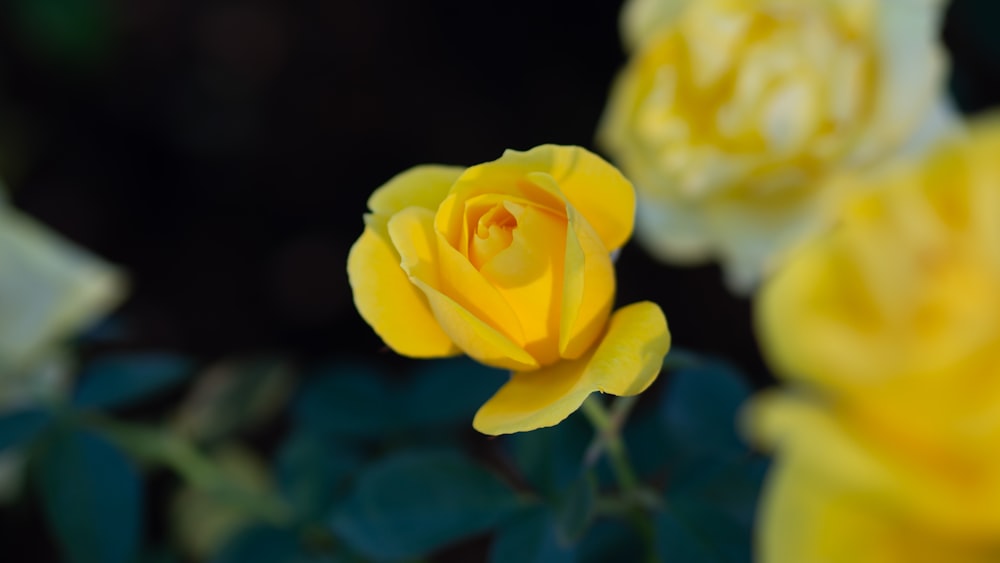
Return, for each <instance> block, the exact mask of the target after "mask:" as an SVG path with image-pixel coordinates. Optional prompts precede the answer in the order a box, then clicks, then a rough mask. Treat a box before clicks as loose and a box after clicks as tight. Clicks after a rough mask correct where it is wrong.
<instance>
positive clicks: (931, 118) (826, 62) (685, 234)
mask: <svg viewBox="0 0 1000 563" xmlns="http://www.w3.org/2000/svg"><path fill="white" fill-rule="evenodd" d="M942 9H943V2H942V1H939V0H630V1H629V2H627V3H626V5H625V7H624V8H623V12H622V34H623V36H624V39H625V43H626V47H627V49H628V51H629V59H628V62H627V64H626V66H625V68H624V69H623V70H622V71H621V73H620V74H619V76H618V77H617V79H616V81H615V83H614V86H613V88H612V91H611V95H610V99H609V101H608V105H607V108H606V110H605V115H604V117H603V119H602V123H601V125H600V129H599V131H598V140H599V142H600V144H601V145H602V146H603V148H605V150H607V151H608V153H609V154H610V155H611V156H613V158H614V160H615V161H616V162H617V163H618V164H619V165H621V166H622V169H623V170H624V171H625V173H626V174H627V175H628V176H629V177H630V178H632V179H633V181H635V182H636V188H637V190H638V194H639V198H640V200H641V205H640V206H639V216H638V226H637V229H638V232H637V236H638V238H639V240H640V242H642V243H643V244H644V245H645V247H646V248H647V249H649V250H650V251H651V252H652V253H653V254H654V255H655V256H657V257H659V258H662V259H664V260H667V261H670V262H675V263H693V262H699V261H704V260H708V259H718V260H719V261H720V262H721V264H722V265H723V267H724V269H725V272H726V276H727V281H728V283H729V285H730V286H731V287H732V288H733V289H734V290H737V291H746V290H748V289H750V288H751V287H752V286H753V285H754V284H756V283H757V281H758V280H759V279H760V277H761V276H762V275H763V274H764V273H766V271H768V270H769V269H770V268H771V267H773V264H774V262H775V261H776V259H777V257H778V255H779V254H780V253H781V252H782V251H783V250H785V249H786V248H787V247H789V246H791V245H794V244H795V243H796V242H797V241H798V240H799V239H800V238H801V237H802V236H804V235H805V234H807V233H808V232H809V231H811V230H813V229H815V228H816V227H817V225H821V224H822V223H823V220H824V217H825V215H826V214H827V211H828V210H829V209H831V208H835V207H836V205H837V202H838V201H839V199H840V198H839V195H838V193H837V192H838V189H837V188H836V184H830V183H828V182H827V179H828V178H829V176H830V175H831V173H833V172H835V171H838V170H844V169H849V170H860V169H864V168H867V167H870V166H872V165H875V164H877V163H879V162H881V161H883V160H884V159H886V158H887V157H889V156H890V155H894V154H896V153H900V152H903V151H907V150H917V149H919V148H921V147H922V146H923V145H925V144H926V143H927V142H929V140H931V139H933V138H935V137H936V136H938V135H939V134H940V133H941V131H944V130H947V129H948V128H949V127H950V124H951V123H952V121H953V120H952V118H951V112H950V110H949V109H948V108H947V106H946V104H945V102H944V100H943V97H942V94H943V87H942V85H943V80H944V78H945V58H944V57H943V55H942V47H941V46H940V45H939V41H938V39H937V38H938V35H939V33H940V29H939V23H940V21H939V20H940V17H941V12H942Z"/></svg>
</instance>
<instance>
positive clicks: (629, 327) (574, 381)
mask: <svg viewBox="0 0 1000 563" xmlns="http://www.w3.org/2000/svg"><path fill="white" fill-rule="evenodd" d="M669 348H670V331H669V330H668V328H667V321H666V318H664V316H663V311H661V310H660V307H659V306H658V305H656V304H654V303H650V302H641V303H634V304H632V305H629V306H627V307H623V308H621V309H619V310H618V311H617V312H615V314H614V315H612V317H611V321H610V323H609V326H608V331H607V334H606V335H605V336H604V340H603V341H601V343H600V345H599V346H597V347H596V348H595V349H594V350H593V351H592V352H591V353H590V354H588V355H586V356H584V357H582V358H580V359H578V360H567V361H563V362H559V363H557V364H555V365H553V366H550V367H546V368H542V369H539V370H536V371H533V372H527V373H523V372H522V373H514V374H513V375H512V376H511V378H510V380H509V381H508V382H507V383H506V384H505V385H504V386H503V387H501V388H500V390H499V391H497V393H496V394H495V395H493V397H492V398H491V399H490V400H489V401H487V402H486V404H484V405H483V406H482V407H481V408H480V409H479V412H477V413H476V417H475V419H474V420H473V422H472V424H473V426H474V427H475V428H476V429H477V430H479V431H480V432H482V433H484V434H490V435H498V434H509V433H512V432H524V431H528V430H534V429H536V428H543V427H547V426H554V425H556V424H558V423H559V422H561V421H562V420H563V419H565V418H566V417H567V416H569V415H570V414H572V413H573V412H574V411H576V409H578V408H579V407H580V405H581V404H583V401H584V400H585V399H586V398H587V397H588V396H589V395H590V394H591V393H593V392H594V391H601V392H602V393H611V394H613V395H635V394H638V393H641V392H642V391H643V390H645V389H646V388H647V387H649V385H650V384H651V383H652V382H653V380H655V379H656V376H657V374H659V372H660V368H661V366H662V364H663V357H664V356H665V355H666V353H667V350H669Z"/></svg>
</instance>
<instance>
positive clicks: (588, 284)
mask: <svg viewBox="0 0 1000 563" xmlns="http://www.w3.org/2000/svg"><path fill="white" fill-rule="evenodd" d="M569 223H570V232H569V234H568V236H567V237H566V258H565V265H564V271H563V280H564V281H563V295H562V318H561V321H560V327H559V352H560V354H561V355H562V357H564V358H569V359H575V358H579V357H580V356H581V355H583V354H584V353H585V352H586V351H587V350H589V349H590V348H591V346H592V345H593V343H594V340H595V339H596V338H598V336H599V335H600V333H601V331H602V330H603V329H604V324H605V322H606V320H607V318H608V314H609V313H610V312H611V307H612V305H613V304H614V298H615V269H614V266H613V265H612V264H611V257H610V256H609V255H608V251H607V249H606V248H605V247H604V244H603V243H602V242H601V241H600V239H598V237H597V233H595V232H594V230H593V228H591V226H590V224H589V223H588V222H587V221H586V220H584V219H583V218H582V217H580V216H579V214H578V213H577V212H576V211H575V210H570V221H569Z"/></svg>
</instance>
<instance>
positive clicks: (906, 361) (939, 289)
mask: <svg viewBox="0 0 1000 563" xmlns="http://www.w3.org/2000/svg"><path fill="white" fill-rule="evenodd" d="M997 155H1000V121H998V119H997V118H996V117H994V118H992V119H991V120H989V121H987V122H984V123H981V124H978V125H976V126H975V127H974V128H972V130H970V132H969V134H968V136H966V137H963V138H961V139H956V140H953V141H951V142H949V143H947V144H942V145H941V146H940V147H939V148H938V149H936V150H935V152H934V153H933V154H932V155H930V156H929V157H928V158H927V159H926V160H924V161H923V162H921V163H919V164H918V165H913V166H911V167H903V166H902V165H900V166H898V167H896V168H894V169H892V170H887V171H886V172H885V173H884V174H883V175H880V176H879V177H877V178H876V177H872V178H870V179H869V180H866V181H865V182H864V183H863V184H861V185H859V186H857V191H858V193H859V194H861V195H858V196H857V197H856V198H855V199H854V200H852V201H851V202H850V203H849V204H848V205H847V206H846V207H845V208H844V211H843V214H842V216H841V217H840V219H839V221H838V223H837V226H836V227H835V228H834V229H833V230H832V231H830V232H829V233H826V234H824V235H823V236H821V237H818V238H817V239H816V240H813V241H811V242H809V243H808V244H806V245H804V246H803V247H802V248H801V249H800V250H799V251H797V252H796V253H794V254H793V255H792V256H790V259H789V261H788V263H787V264H786V265H785V266H783V267H782V268H781V269H779V271H778V272H777V273H776V275H775V276H774V277H773V278H772V279H771V280H770V281H769V282H768V283H766V284H765V285H764V287H763V289H762V291H761V292H760V294H759V297H758V302H757V329H758V334H759V337H760V342H761V345H762V348H763V351H764V353H765V356H766V358H767V360H768V361H769V363H770V364H771V365H772V366H773V368H774V370H775V372H776V373H777V375H779V376H780V377H782V378H784V379H786V380H789V381H791V382H794V383H796V384H798V385H799V386H801V387H807V388H809V389H810V391H811V392H812V393H813V395H812V396H805V395H801V396H797V395H796V394H792V393H786V394H784V395H775V396H770V397H766V396H765V397H763V398H759V399H757V401H756V402H755V404H754V405H753V406H752V408H751V409H750V411H749V415H748V421H749V431H750V433H751V434H752V435H753V436H755V437H756V438H757V439H758V440H759V441H761V442H762V443H764V444H765V445H767V446H769V447H771V448H775V449H777V451H778V453H777V457H778V465H777V467H778V469H777V471H776V473H775V474H774V475H773V476H772V479H771V484H770V485H769V491H768V492H767V493H766V494H765V499H766V500H765V502H764V509H763V513H762V524H761V529H762V538H763V539H762V542H761V545H762V551H763V555H764V557H763V559H762V561H766V562H783V561H788V562H801V561H845V562H847V561H851V562H866V561H879V562H881V561H886V562H889V561H892V562H895V561H901V562H902V561H906V562H909V561H928V562H930V561H949V562H951V561H955V562H965V561H969V562H971V561H996V560H997V557H998V556H1000V449H998V448H997V444H998V443H1000V159H998V158H997ZM805 538H809V539H805ZM824 550H828V551H826V554H825V556H821V554H823V552H824Z"/></svg>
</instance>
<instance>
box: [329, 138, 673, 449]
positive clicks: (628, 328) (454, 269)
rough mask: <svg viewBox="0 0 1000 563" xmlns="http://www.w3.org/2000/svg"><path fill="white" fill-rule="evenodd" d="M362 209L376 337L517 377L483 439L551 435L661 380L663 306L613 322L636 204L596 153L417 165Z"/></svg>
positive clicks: (552, 151)
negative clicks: (548, 429)
mask: <svg viewBox="0 0 1000 563" xmlns="http://www.w3.org/2000/svg"><path fill="white" fill-rule="evenodd" d="M368 207H369V208H370V209H371V213H370V214H368V215H366V216H365V231H364V233H363V234H362V235H361V238H360V239H358V241H357V243H355V245H354V247H353V248H352V249H351V253H350V256H349V257H348V262H347V271H348V275H349V277H350V282H351V287H352V288H353V290H354V301H355V304H356V305H357V308H358V311H359V312H360V313H361V316H362V317H363V318H364V319H365V320H366V321H367V322H368V324H370V325H371V326H372V327H373V328H374V329H375V332H376V333H378V335H379V336H380V337H381V338H382V339H383V340H384V341H385V343H386V344H387V345H389V346H390V347H391V348H393V349H394V350H396V351H397V352H399V353H400V354H404V355H407V356H412V357H423V358H426V357H442V356H450V355H455V354H459V353H465V354H468V355H469V356H471V357H472V358H474V359H476V360H478V361H480V362H482V363H484V364H487V365H490V366H494V367H498V368H504V369H509V370H512V372H513V374H512V376H511V379H510V381H509V382H508V383H507V384H506V385H504V386H503V387H502V388H501V389H500V390H499V391H498V392H497V393H496V395H494V396H493V397H492V398H491V399H490V400H489V401H488V402H487V403H486V404H485V405H483V407H482V408H481V409H480V410H479V412H478V413H477V414H476V418H475V420H474V421H473V425H474V426H475V427H476V428H477V429H478V430H479V431H481V432H483V433H486V434H504V433H510V432H520V431H525V430H532V429H535V428H540V427H544V426H552V425H555V424H558V423H559V422H560V421H561V420H563V419H564V418H566V417H567V416H569V414H571V413H572V412H573V411H575V410H576V409H577V408H579V406H580V405H581V404H582V403H583V401H584V399H586V398H587V396H589V395H590V394H591V393H593V392H595V391H601V392H604V393H611V394H615V395H634V394H637V393H640V392H641V391H643V390H644V389H645V388H646V387H648V386H649V384H650V383H652V381H653V380H654V379H655V377H656V375H657V374H658V373H659V370H660V366H661V363H662V360H663V357H664V355H665V354H666V352H667V349H668V348H669V346H670V334H669V331H668V330H667V324H666V319H665V318H664V316H663V312H662V311H661V310H660V308H659V306H657V305H655V304H653V303H649V302H642V303H636V304H633V305H630V306H627V307H624V308H622V309H620V310H618V311H617V312H615V313H614V315H611V308H612V304H613V301H614V295H615V271H614V265H613V263H612V259H611V253H612V252H615V251H616V250H617V249H619V248H620V247H621V246H622V245H623V244H624V243H625V242H626V241H627V240H628V238H629V236H630V235H631V232H632V224H633V215H634V212H635V195H634V192H633V189H632V185H631V184H630V183H629V182H628V180H626V179H625V178H624V177H623V176H622V175H621V174H620V173H619V172H618V170H616V169H615V168H614V167H613V166H611V165H610V164H608V163H607V162H605V161H604V160H602V159H600V158H599V157H597V156H596V155H594V154H592V153H590V152H588V151H586V150H584V149H582V148H579V147H562V146H554V145H543V146H540V147H536V148H534V149H532V150H530V151H527V152H517V151H507V152H505V153H504V155H503V156H502V157H501V158H499V159H498V160H495V161H493V162H488V163H485V164H480V165H478V166H473V167H471V168H468V169H462V168H458V167H449V166H418V167H416V168H412V169H410V170H408V171H406V172H403V173H402V174H400V175H398V176H396V177H395V178H393V179H391V180H390V181H389V182H388V183H386V184H385V185H383V186H382V187H381V188H379V189H378V190H376V191H375V193H374V194H372V196H371V198H370V199H369V200H368Z"/></svg>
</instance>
